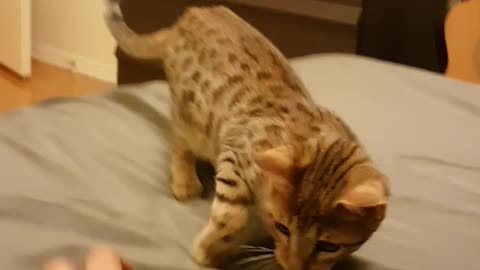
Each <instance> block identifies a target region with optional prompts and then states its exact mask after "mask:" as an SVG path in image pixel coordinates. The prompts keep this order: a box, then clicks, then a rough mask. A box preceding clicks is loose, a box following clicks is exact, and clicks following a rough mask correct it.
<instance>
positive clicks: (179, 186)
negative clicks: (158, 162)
mask: <svg viewBox="0 0 480 270" xmlns="http://www.w3.org/2000/svg"><path fill="white" fill-rule="evenodd" d="M170 151H171V152H170V159H171V160H170V173H171V177H172V182H171V188H172V192H173V195H174V196H175V198H176V199H177V200H179V201H185V200H188V199H191V198H194V197H198V196H200V194H201V193H202V190H203V186H202V183H201V182H200V180H199V179H198V176H197V173H196V171H195V162H196V160H195V156H194V155H193V153H192V152H191V151H190V150H189V149H188V148H187V144H186V143H184V141H183V140H182V139H181V138H180V137H179V136H175V135H173V136H172V144H171V150H170Z"/></svg>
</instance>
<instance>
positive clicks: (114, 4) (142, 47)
mask: <svg viewBox="0 0 480 270" xmlns="http://www.w3.org/2000/svg"><path fill="white" fill-rule="evenodd" d="M120 1H121V0H106V4H107V9H106V14H105V21H106V24H107V26H108V28H109V29H110V32H111V33H112V35H113V37H114V38H115V40H116V41H117V43H118V46H119V47H120V48H121V49H122V50H123V51H124V52H126V53H127V54H128V55H130V56H132V57H134V58H138V59H145V60H150V59H162V58H164V57H165V51H166V43H167V40H168V38H169V36H170V32H171V31H170V29H169V28H166V29H162V30H159V31H157V32H154V33H150V34H138V33H135V32H134V31H133V30H132V29H131V28H130V27H129V26H128V25H127V24H126V23H125V20H124V18H123V15H122V11H121V9H120Z"/></svg>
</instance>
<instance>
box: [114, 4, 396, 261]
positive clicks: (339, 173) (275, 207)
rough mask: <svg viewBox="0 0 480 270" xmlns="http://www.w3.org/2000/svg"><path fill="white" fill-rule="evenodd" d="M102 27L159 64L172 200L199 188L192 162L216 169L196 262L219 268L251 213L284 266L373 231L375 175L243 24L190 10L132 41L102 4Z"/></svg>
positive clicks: (379, 195)
mask: <svg viewBox="0 0 480 270" xmlns="http://www.w3.org/2000/svg"><path fill="white" fill-rule="evenodd" d="M107 23H108V26H109V28H110V31H111V32H112V34H113V36H114V37H115V38H116V40H117V42H118V44H119V46H120V47H121V49H122V50H123V51H125V52H126V53H127V54H129V55H131V56H132V57H135V58H138V59H159V60H161V61H162V62H163V65H164V69H165V72H166V74H167V79H168V82H169V85H170V88H171V93H172V121H171V124H172V132H173V134H172V142H171V177H172V182H171V188H172V191H173V194H174V196H175V197H176V198H177V199H178V200H180V201H184V200H187V199H191V198H194V197H196V196H198V195H199V194H200V193H201V192H202V184H201V183H200V181H199V179H198V178H197V175H196V173H195V160H196V158H203V159H207V160H209V161H210V162H211V163H212V164H213V165H214V166H215V168H216V176H215V180H216V188H215V191H216V193H215V198H214V201H213V204H212V207H211V213H210V218H209V221H208V224H207V225H206V226H205V227H204V229H203V230H202V231H201V232H200V233H199V234H198V236H197V237H196V239H195V240H194V243H193V251H192V254H193V258H194V260H195V261H196V262H197V263H198V264H200V265H203V266H215V265H218V263H220V262H221V259H222V258H225V257H226V256H225V255H228V254H229V252H231V251H232V249H233V248H234V246H235V244H234V243H235V240H236V239H237V238H238V236H239V234H240V233H241V232H242V231H243V229H244V228H245V226H246V224H247V221H248V220H249V215H250V214H251V213H250V212H249V211H248V209H250V208H253V209H255V211H256V212H255V213H256V214H258V215H260V216H261V217H262V218H263V221H264V223H265V227H266V229H267V230H268V232H269V233H270V234H271V236H272V237H273V238H274V241H275V256H276V259H277V261H278V262H279V264H280V265H281V266H282V267H283V268H284V269H290V270H298V269H321V270H324V269H330V268H331V267H332V266H333V265H334V264H335V263H336V262H337V261H339V260H341V259H342V258H344V257H345V256H347V255H349V254H350V253H352V252H353V251H355V250H357V249H358V248H359V247H360V246H361V245H362V244H363V243H365V241H367V239H369V237H370V236H371V234H372V233H373V232H374V231H376V230H377V228H378V226H379V225H380V223H381V221H382V220H383V219H384V216H385V211H386V204H387V188H386V177H385V176H384V174H382V173H381V172H380V171H379V170H377V169H376V168H375V167H374V166H373V164H372V161H371V160H370V159H369V157H368V156H367V153H366V152H365V150H364V148H363V147H362V146H361V145H360V144H359V143H358V141H357V139H356V138H355V136H354V134H353V133H352V131H351V130H350V129H349V128H348V127H347V126H346V125H345V124H344V122H342V121H341V120H340V119H339V118H338V117H337V116H336V115H335V114H334V113H332V112H330V111H328V110H327V109H325V108H323V107H318V106H316V105H315V103H314V101H313V100H312V98H311V97H310V95H309V93H308V92H307V91H306V90H305V87H304V85H303V84H302V82H301V81H300V80H299V78H298V77H297V75H296V74H295V72H294V71H293V70H292V69H291V67H290V66H289V63H288V62H287V60H286V59H285V57H284V56H283V55H282V54H281V53H280V52H279V51H278V50H277V49H276V48H275V47H274V45H272V44H271V43H270V42H269V41H268V40H267V39H266V38H265V37H264V36H263V35H262V34H261V33H259V32H258V31H257V30H255V29H254V28H253V27H252V26H250V25H249V24H248V23H246V22H245V21H243V20H242V19H241V18H239V17H238V16H237V15H235V14H234V13H233V12H232V11H231V10H229V9H227V8H225V7H221V6H216V7H205V8H196V7H192V8H189V9H188V10H187V11H186V12H185V13H184V14H183V15H182V16H181V17H180V18H179V20H178V21H177V23H176V24H175V25H173V26H171V27H170V28H166V29H162V30H159V31H158V32H155V33H151V34H145V35H140V34H136V33H134V32H133V31H132V30H131V29H130V28H129V27H128V26H127V25H126V24H125V23H124V20H123V17H122V14H121V12H120V8H119V5H118V1H113V0H110V1H109V12H108V15H107Z"/></svg>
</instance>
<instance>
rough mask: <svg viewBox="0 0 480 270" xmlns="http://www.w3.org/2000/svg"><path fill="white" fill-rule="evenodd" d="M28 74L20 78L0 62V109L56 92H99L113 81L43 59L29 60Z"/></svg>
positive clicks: (5, 109) (108, 86)
mask: <svg viewBox="0 0 480 270" xmlns="http://www.w3.org/2000/svg"><path fill="white" fill-rule="evenodd" d="M32 73H33V74H32V77H31V78H29V79H23V78H20V77H17V76H16V75H15V74H13V73H12V72H10V71H9V70H7V69H5V68H4V67H1V66H0V112H5V111H8V110H11V109H14V108H18V107H22V106H28V105H30V104H34V103H37V102H39V101H42V100H46V99H49V98H52V97H58V96H78V95H90V94H96V93H100V92H102V91H105V90H108V89H110V88H111V87H112V86H113V84H111V83H106V82H103V81H99V80H96V79H93V78H90V77H87V76H83V75H80V74H76V73H72V72H70V71H68V70H65V69H61V68H58V67H55V66H51V65H48V64H45V63H41V62H37V61H34V62H33V66H32Z"/></svg>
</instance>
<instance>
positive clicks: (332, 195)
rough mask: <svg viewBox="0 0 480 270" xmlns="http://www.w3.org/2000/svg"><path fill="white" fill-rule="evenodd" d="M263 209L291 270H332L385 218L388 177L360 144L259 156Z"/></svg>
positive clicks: (287, 148)
mask: <svg viewBox="0 0 480 270" xmlns="http://www.w3.org/2000/svg"><path fill="white" fill-rule="evenodd" d="M256 163H257V165H258V167H259V168H260V169H261V173H262V175H263V177H262V182H263V187H264V188H263V191H264V192H265V193H264V195H263V196H262V201H261V207H262V208H263V210H264V211H263V214H264V215H263V216H264V221H265V223H266V227H267V229H268V230H269V232H270V234H271V235H272V237H273V238H274V241H275V256H276V259H277V261H278V263H279V264H280V265H281V266H282V267H283V268H284V269H286V270H304V269H305V270H306V269H318V270H328V269H330V268H332V267H333V265H335V264H336V263H337V262H338V261H340V260H341V259H343V258H345V257H346V256H348V255H349V254H351V253H352V252H354V251H355V250H357V249H358V248H360V246H361V245H362V244H363V243H365V241H367V239H368V238H369V237H370V236H371V234H372V233H373V232H375V231H376V230H377V228H378V226H379V225H380V223H381V222H382V220H383V219H384V217H385V212H386V205H387V186H386V185H387V179H386V177H385V176H384V174H382V173H381V172H380V171H378V170H377V169H376V168H374V167H373V165H372V163H371V162H370V160H369V159H368V157H367V156H366V154H365V152H364V151H363V149H362V148H361V147H359V146H358V145H357V144H355V143H353V142H351V141H347V140H342V139H339V140H336V141H333V142H331V143H329V144H328V145H325V143H324V142H320V141H319V140H316V139H313V140H309V141H308V142H305V143H303V144H302V145H300V146H298V145H297V146H293V145H284V146H280V147H277V148H273V149H270V150H267V151H265V152H262V153H259V154H258V155H257V156H256Z"/></svg>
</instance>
